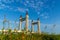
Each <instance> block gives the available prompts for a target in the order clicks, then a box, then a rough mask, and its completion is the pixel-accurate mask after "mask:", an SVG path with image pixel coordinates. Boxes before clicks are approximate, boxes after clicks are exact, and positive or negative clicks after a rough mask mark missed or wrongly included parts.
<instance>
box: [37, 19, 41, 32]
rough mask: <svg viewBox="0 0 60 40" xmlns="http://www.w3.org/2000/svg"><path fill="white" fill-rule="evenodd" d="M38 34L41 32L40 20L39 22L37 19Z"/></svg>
mask: <svg viewBox="0 0 60 40" xmlns="http://www.w3.org/2000/svg"><path fill="white" fill-rule="evenodd" d="M38 33H41V31H40V20H39V18H38Z"/></svg>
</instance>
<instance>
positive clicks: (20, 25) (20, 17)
mask: <svg viewBox="0 0 60 40" xmlns="http://www.w3.org/2000/svg"><path fill="white" fill-rule="evenodd" d="M19 24H20V32H21V28H22V15H21V16H20V23H19Z"/></svg>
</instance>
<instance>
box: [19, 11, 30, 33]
mask: <svg viewBox="0 0 60 40" xmlns="http://www.w3.org/2000/svg"><path fill="white" fill-rule="evenodd" d="M23 21H25V22H26V23H25V28H26V32H28V22H29V16H28V12H26V17H25V18H22V15H21V16H20V31H21V27H22V22H23Z"/></svg>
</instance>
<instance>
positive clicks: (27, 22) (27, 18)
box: [26, 11, 29, 32]
mask: <svg viewBox="0 0 60 40" xmlns="http://www.w3.org/2000/svg"><path fill="white" fill-rule="evenodd" d="M28 25H29V16H28V12H27V11H26V32H28Z"/></svg>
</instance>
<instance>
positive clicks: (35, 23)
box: [31, 18, 41, 33]
mask: <svg viewBox="0 0 60 40" xmlns="http://www.w3.org/2000/svg"><path fill="white" fill-rule="evenodd" d="M34 25H37V26H38V33H41V31H40V20H39V18H38V19H37V22H33V20H32V26H31V29H32V33H34Z"/></svg>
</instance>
